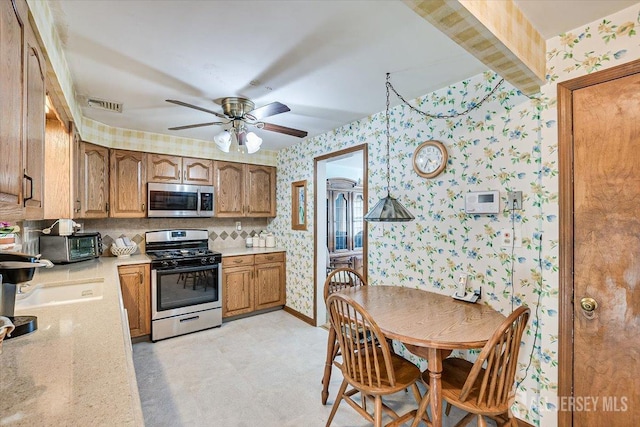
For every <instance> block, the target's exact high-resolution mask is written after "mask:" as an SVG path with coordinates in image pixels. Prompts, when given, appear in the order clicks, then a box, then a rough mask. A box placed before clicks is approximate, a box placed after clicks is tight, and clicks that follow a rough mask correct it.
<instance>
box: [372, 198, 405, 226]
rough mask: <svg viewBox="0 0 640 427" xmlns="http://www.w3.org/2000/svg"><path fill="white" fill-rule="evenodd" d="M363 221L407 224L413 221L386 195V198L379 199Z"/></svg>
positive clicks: (395, 200)
mask: <svg viewBox="0 0 640 427" xmlns="http://www.w3.org/2000/svg"><path fill="white" fill-rule="evenodd" d="M364 219H365V220H366V221H369V222H407V221H411V220H413V219H414V216H413V215H411V213H410V212H409V211H408V210H407V209H406V208H405V207H404V206H402V203H400V202H399V201H398V200H397V199H394V198H393V197H391V195H390V194H389V193H387V197H385V198H383V199H380V201H378V203H376V205H375V206H374V207H373V208H371V210H370V211H369V213H367V214H366V215H365V216H364Z"/></svg>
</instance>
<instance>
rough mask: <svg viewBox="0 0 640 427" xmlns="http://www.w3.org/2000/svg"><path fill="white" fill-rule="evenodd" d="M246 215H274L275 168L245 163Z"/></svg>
mask: <svg viewBox="0 0 640 427" xmlns="http://www.w3.org/2000/svg"><path fill="white" fill-rule="evenodd" d="M245 177H246V178H245V179H246V183H245V186H246V190H245V197H246V200H245V204H246V206H247V209H246V216H251V217H275V216H276V168H274V167H271V166H257V165H246V175H245Z"/></svg>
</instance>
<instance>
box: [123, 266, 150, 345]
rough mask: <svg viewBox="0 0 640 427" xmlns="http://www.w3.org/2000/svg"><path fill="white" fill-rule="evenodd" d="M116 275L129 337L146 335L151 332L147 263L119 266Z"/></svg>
mask: <svg viewBox="0 0 640 427" xmlns="http://www.w3.org/2000/svg"><path fill="white" fill-rule="evenodd" d="M118 276H119V278H120V290H121V292H122V302H123V304H124V308H126V309H127V318H128V319H129V330H130V331H131V337H132V338H135V337H139V336H141V335H148V334H149V333H150V332H151V302H150V301H151V300H150V296H151V289H150V281H149V279H150V275H149V264H137V265H126V266H120V267H118Z"/></svg>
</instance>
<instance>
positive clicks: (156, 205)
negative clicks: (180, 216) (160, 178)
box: [149, 190, 198, 211]
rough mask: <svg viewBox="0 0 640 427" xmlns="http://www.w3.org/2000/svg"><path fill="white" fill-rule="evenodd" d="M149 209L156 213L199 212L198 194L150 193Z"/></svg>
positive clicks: (153, 191) (175, 192)
mask: <svg viewBox="0 0 640 427" xmlns="http://www.w3.org/2000/svg"><path fill="white" fill-rule="evenodd" d="M149 209H151V210H154V211H177V210H179V211H197V210H198V193H197V192H182V191H180V192H178V191H155V190H152V191H150V192H149Z"/></svg>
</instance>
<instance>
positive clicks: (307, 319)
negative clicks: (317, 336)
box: [283, 305, 316, 326]
mask: <svg viewBox="0 0 640 427" xmlns="http://www.w3.org/2000/svg"><path fill="white" fill-rule="evenodd" d="M283 310H284V311H286V312H287V313H289V314H290V315H292V316H294V317H297V318H298V319H300V320H302V321H303V322H306V323H308V324H310V325H311V326H315V325H316V322H315V321H314V320H313V319H312V318H311V317H309V316H307V315H305V314H302V313H300V312H299V311H296V310H294V309H293V308H291V307H289V306H286V305H285V306H284V309H283Z"/></svg>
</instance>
